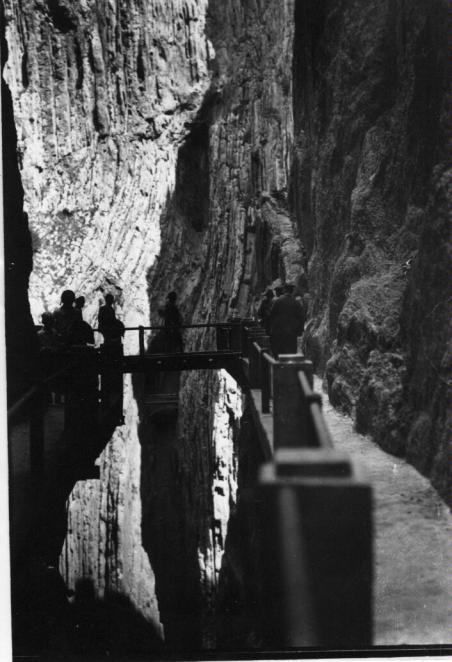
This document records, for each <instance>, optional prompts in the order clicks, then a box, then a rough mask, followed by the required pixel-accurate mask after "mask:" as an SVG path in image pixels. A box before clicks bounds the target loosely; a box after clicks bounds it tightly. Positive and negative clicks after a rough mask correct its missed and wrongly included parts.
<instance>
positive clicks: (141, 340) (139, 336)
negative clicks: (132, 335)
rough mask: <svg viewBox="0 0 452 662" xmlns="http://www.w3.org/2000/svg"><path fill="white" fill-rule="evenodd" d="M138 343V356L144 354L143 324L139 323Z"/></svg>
mask: <svg viewBox="0 0 452 662" xmlns="http://www.w3.org/2000/svg"><path fill="white" fill-rule="evenodd" d="M138 345H139V348H140V357H141V358H143V356H144V326H142V325H141V324H140V326H139V327H138Z"/></svg>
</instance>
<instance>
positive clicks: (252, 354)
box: [248, 327, 266, 388]
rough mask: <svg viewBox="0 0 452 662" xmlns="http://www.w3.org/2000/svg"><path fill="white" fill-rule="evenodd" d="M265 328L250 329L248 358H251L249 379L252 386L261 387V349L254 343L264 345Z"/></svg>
mask: <svg viewBox="0 0 452 662" xmlns="http://www.w3.org/2000/svg"><path fill="white" fill-rule="evenodd" d="M265 337H266V336H265V330H264V329H261V328H259V327H255V328H251V329H249V331H248V358H249V381H250V386H251V388H260V351H257V350H256V348H255V346H254V343H256V342H257V343H258V344H259V346H261V347H262V344H261V343H262V341H263V339H264V338H265Z"/></svg>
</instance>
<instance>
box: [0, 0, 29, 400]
mask: <svg viewBox="0 0 452 662" xmlns="http://www.w3.org/2000/svg"><path fill="white" fill-rule="evenodd" d="M0 19H1V71H2V166H3V167H2V171H3V182H2V185H3V228H4V266H5V272H4V273H5V280H4V283H5V322H6V329H5V330H6V342H7V355H6V358H7V380H8V404H11V403H12V402H14V400H15V399H17V397H18V396H19V395H20V394H21V393H22V392H23V391H24V390H25V389H26V387H28V386H29V385H30V383H31V380H32V375H33V368H32V365H33V361H34V357H35V354H36V351H37V344H36V338H35V335H34V331H33V322H32V319H31V315H30V306H29V303H28V297H27V288H28V279H29V276H30V272H31V268H32V250H31V238H30V233H29V230H28V224H27V220H28V219H27V216H26V214H24V209H23V200H24V191H23V187H22V181H21V177H20V172H19V167H18V163H17V152H16V150H17V134H16V126H15V123H14V110H13V102H12V97H11V91H10V89H9V88H8V86H7V85H6V82H5V81H4V79H3V67H4V65H5V63H6V61H7V59H8V44H7V42H6V39H5V29H4V25H5V23H4V11H3V6H1V7H0Z"/></svg>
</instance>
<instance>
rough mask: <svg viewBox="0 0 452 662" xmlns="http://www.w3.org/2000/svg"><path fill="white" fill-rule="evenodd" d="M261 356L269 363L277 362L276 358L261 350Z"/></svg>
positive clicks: (274, 363)
mask: <svg viewBox="0 0 452 662" xmlns="http://www.w3.org/2000/svg"><path fill="white" fill-rule="evenodd" d="M261 349H262V348H261ZM262 356H263V358H264V359H265V360H266V361H267V362H268V363H270V365H276V364H277V363H278V361H276V359H275V358H274V357H273V356H272V355H271V354H269V353H268V352H265V351H264V352H262Z"/></svg>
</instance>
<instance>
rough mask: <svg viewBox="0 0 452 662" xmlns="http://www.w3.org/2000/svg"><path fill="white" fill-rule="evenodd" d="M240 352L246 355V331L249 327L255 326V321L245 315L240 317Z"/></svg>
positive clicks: (247, 331)
mask: <svg viewBox="0 0 452 662" xmlns="http://www.w3.org/2000/svg"><path fill="white" fill-rule="evenodd" d="M241 326H242V341H241V342H242V352H243V356H248V348H249V346H248V333H249V328H251V327H255V326H256V322H255V320H253V319H252V318H251V317H246V318H245V319H242V325H241Z"/></svg>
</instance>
